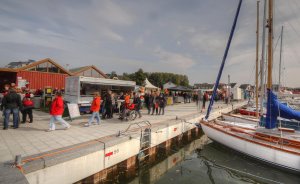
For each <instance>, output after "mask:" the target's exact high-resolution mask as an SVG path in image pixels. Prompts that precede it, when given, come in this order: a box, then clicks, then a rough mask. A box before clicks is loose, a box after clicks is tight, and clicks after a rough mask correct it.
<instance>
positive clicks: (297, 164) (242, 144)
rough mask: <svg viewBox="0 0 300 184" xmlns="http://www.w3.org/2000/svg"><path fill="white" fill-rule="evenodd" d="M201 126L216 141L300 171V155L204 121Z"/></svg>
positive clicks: (260, 158) (255, 156)
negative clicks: (211, 125)
mask: <svg viewBox="0 0 300 184" xmlns="http://www.w3.org/2000/svg"><path fill="white" fill-rule="evenodd" d="M201 127H202V129H203V131H204V132H205V134H206V135H207V136H208V137H209V138H210V139H212V140H214V141H216V142H219V143H221V144H223V145H225V146H227V147H230V148H232V149H234V150H236V151H238V152H241V153H244V154H246V155H249V156H251V157H254V158H257V159H259V160H263V161H265V162H268V163H271V164H274V165H277V166H280V167H284V168H288V169H290V170H294V171H297V172H300V156H299V155H297V154H293V153H289V152H286V151H281V150H277V149H272V148H270V147H266V146H263V145H260V144H257V143H255V142H251V141H248V140H244V139H242V138H239V137H235V136H232V135H230V134H227V133H224V132H222V131H219V130H217V129H214V128H212V127H210V126H207V125H206V124H203V123H201Z"/></svg>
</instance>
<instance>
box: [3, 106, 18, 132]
mask: <svg viewBox="0 0 300 184" xmlns="http://www.w3.org/2000/svg"><path fill="white" fill-rule="evenodd" d="M10 113H13V125H14V128H18V127H19V109H18V108H14V109H5V111H4V128H8V122H9V116H10Z"/></svg>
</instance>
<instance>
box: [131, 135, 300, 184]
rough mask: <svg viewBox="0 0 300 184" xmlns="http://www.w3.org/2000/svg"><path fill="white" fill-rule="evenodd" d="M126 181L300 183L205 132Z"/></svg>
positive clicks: (293, 175) (296, 177)
mask: <svg viewBox="0 0 300 184" xmlns="http://www.w3.org/2000/svg"><path fill="white" fill-rule="evenodd" d="M130 183H132V184H134V183H158V184H165V183H174V184H176V183H178V184H179V183H180V184H182V183H187V184H193V183H195V184H196V183H197V184H199V183H205V184H206V183H213V184H214V183H295V184H296V183H297V184H299V183H300V176H298V175H297V174H292V173H289V172H285V171H284V170H281V169H277V168H274V167H271V166H268V165H266V164H264V163H261V162H258V161H256V160H253V159H252V158H249V157H247V156H245V155H243V154H239V153H237V152H235V151H233V150H231V149H229V148H227V147H224V146H222V145H220V144H217V143H214V142H211V141H208V139H207V137H206V136H205V135H203V136H201V137H200V138H199V139H196V140H194V141H193V142H191V143H190V144H188V145H186V146H184V147H183V148H181V149H179V150H178V151H177V152H176V153H173V154H171V155H170V156H168V157H167V158H164V159H163V160H162V161H161V162H159V163H157V164H156V165H154V166H152V167H151V168H148V169H145V170H143V172H141V174H140V176H139V177H136V178H135V179H134V180H133V181H131V182H130Z"/></svg>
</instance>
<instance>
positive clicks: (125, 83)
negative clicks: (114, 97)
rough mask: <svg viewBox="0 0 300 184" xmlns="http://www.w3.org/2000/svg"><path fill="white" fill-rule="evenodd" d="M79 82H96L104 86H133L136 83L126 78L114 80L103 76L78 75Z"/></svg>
mask: <svg viewBox="0 0 300 184" xmlns="http://www.w3.org/2000/svg"><path fill="white" fill-rule="evenodd" d="M79 80H80V82H82V83H85V84H98V85H105V86H125V87H135V85H136V83H135V82H134V81H126V80H115V79H105V78H94V77H82V76H81V77H79Z"/></svg>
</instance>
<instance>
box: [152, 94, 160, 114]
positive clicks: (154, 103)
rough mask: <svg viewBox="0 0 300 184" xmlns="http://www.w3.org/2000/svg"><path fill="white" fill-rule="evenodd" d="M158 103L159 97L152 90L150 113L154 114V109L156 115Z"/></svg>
mask: <svg viewBox="0 0 300 184" xmlns="http://www.w3.org/2000/svg"><path fill="white" fill-rule="evenodd" d="M158 103H159V98H158V96H157V94H156V92H153V101H152V114H151V115H153V114H154V110H155V112H156V115H158Z"/></svg>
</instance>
